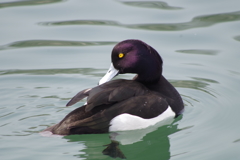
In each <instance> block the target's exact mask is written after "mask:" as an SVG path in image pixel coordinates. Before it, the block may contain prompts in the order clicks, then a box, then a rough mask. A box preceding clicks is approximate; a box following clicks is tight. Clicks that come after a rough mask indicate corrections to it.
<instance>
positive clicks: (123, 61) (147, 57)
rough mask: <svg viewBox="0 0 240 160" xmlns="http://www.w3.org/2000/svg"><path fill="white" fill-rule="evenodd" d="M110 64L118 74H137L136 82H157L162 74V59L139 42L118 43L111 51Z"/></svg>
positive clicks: (150, 48)
mask: <svg viewBox="0 0 240 160" xmlns="http://www.w3.org/2000/svg"><path fill="white" fill-rule="evenodd" d="M112 63H113V66H114V68H116V69H117V70H119V73H120V74H123V73H136V74H138V77H137V79H136V80H138V81H146V82H149V81H157V80H159V78H160V77H161V74H162V63H163V61H162V58H161V57H160V55H159V54H158V52H157V51H156V50H155V49H153V48H152V47H151V46H149V45H147V44H146V43H144V42H142V41H140V40H132V39H130V40H125V41H122V42H120V43H118V44H117V45H116V46H115V47H114V48H113V50H112Z"/></svg>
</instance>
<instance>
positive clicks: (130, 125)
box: [109, 106, 175, 132]
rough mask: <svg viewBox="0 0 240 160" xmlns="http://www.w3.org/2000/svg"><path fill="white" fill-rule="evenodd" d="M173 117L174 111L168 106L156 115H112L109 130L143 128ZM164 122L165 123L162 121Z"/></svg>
mask: <svg viewBox="0 0 240 160" xmlns="http://www.w3.org/2000/svg"><path fill="white" fill-rule="evenodd" d="M174 117H175V113H174V112H173V110H172V109H171V107H170V106H168V108H167V109H166V111H164V112H163V113H162V114H160V115H159V116H157V117H154V118H150V119H144V118H141V117H138V116H135V115H131V114H128V113H124V114H121V115H118V116H116V117H114V118H113V119H112V120H111V122H110V127H109V131H110V132H113V131H127V130H136V129H143V128H147V127H149V126H152V125H155V124H157V123H158V122H163V121H169V120H172V119H173V118H174ZM164 124H165V123H164Z"/></svg>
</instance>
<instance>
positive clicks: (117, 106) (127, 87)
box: [46, 80, 168, 135]
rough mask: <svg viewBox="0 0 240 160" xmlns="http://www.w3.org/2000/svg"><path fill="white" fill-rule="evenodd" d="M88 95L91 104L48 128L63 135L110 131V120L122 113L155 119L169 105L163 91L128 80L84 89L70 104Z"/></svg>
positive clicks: (88, 101) (76, 110)
mask: <svg viewBox="0 0 240 160" xmlns="http://www.w3.org/2000/svg"><path fill="white" fill-rule="evenodd" d="M86 96H88V99H87V103H88V104H87V105H84V106H82V107H79V108H77V109H75V110H74V111H72V112H70V113H69V114H68V115H67V116H66V117H65V118H64V119H63V120H62V121H61V122H60V123H58V124H56V125H54V126H52V127H50V128H48V129H46V130H48V131H51V132H53V133H54V134H60V135H69V134H89V133H106V132H108V129H109V123H110V121H111V120H112V119H113V118H114V117H116V116H118V115H120V114H123V113H129V114H131V115H137V116H140V117H142V118H153V117H156V116H158V115H160V114H161V113H163V112H164V111H165V110H166V109H167V107H168V103H167V101H166V98H163V97H162V96H161V95H160V94H159V93H157V92H154V91H149V90H148V89H147V88H146V87H145V86H143V85H142V84H140V83H138V82H135V81H128V80H114V81H111V82H108V83H106V84H103V85H100V86H97V87H95V88H93V89H91V90H84V91H81V92H79V93H78V94H77V95H76V96H74V97H73V99H72V100H70V102H69V103H68V104H74V103H76V102H77V101H79V100H80V99H81V98H84V97H86Z"/></svg>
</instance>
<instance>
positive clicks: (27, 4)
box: [0, 0, 64, 8]
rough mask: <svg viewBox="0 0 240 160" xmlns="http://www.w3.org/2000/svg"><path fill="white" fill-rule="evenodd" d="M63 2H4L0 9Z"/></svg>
mask: <svg viewBox="0 0 240 160" xmlns="http://www.w3.org/2000/svg"><path fill="white" fill-rule="evenodd" d="M61 1H64V0H34V1H32V0H25V1H16V2H4V3H0V8H5V7H16V6H30V5H42V4H50V3H57V2H61Z"/></svg>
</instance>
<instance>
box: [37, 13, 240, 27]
mask: <svg viewBox="0 0 240 160" xmlns="http://www.w3.org/2000/svg"><path fill="white" fill-rule="evenodd" d="M239 20H240V11H236V12H229V13H219V14H212V15H203V16H197V17H194V18H193V19H192V20H191V21H189V22H182V23H152V24H122V23H119V22H117V21H109V20H71V21H57V22H41V23H39V25H45V26H63V25H98V26H99V25H100V26H115V27H123V28H129V29H141V30H153V31H181V30H187V29H192V28H201V27H209V26H212V25H215V24H219V23H224V22H232V21H239Z"/></svg>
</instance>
